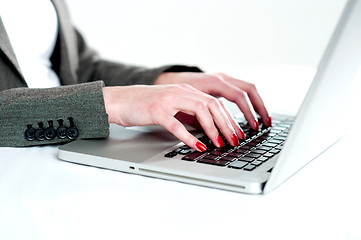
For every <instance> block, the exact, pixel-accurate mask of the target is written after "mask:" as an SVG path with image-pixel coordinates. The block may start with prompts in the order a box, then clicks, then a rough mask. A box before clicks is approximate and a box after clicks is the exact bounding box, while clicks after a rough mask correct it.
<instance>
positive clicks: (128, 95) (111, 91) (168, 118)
mask: <svg viewBox="0 0 361 240" xmlns="http://www.w3.org/2000/svg"><path fill="white" fill-rule="evenodd" d="M103 94H104V102H105V108H106V112H107V114H108V116H109V122H110V123H116V124H119V125H122V126H125V127H129V126H136V125H137V126H142V125H143V126H144V125H152V124H157V125H161V126H163V127H164V128H166V129H167V130H168V131H169V132H171V133H172V134H173V135H175V136H176V137H177V138H179V139H180V140H181V141H183V142H184V143H185V144H187V145H188V146H190V147H192V148H194V149H196V150H198V151H205V150H206V146H205V145H204V144H203V143H201V142H200V141H199V140H198V139H197V138H196V137H194V136H193V135H192V134H190V133H189V132H188V131H187V129H186V128H185V127H184V125H183V123H182V122H183V120H186V119H187V116H194V117H195V118H196V119H197V121H198V123H199V125H200V126H201V127H202V128H203V130H204V131H205V133H206V134H207V136H208V137H209V138H210V139H211V140H212V142H213V144H214V145H215V146H217V147H222V146H223V145H224V142H223V140H222V138H221V137H220V134H219V132H218V130H217V127H218V129H219V130H220V132H221V133H222V134H223V136H224V137H225V138H226V139H227V141H228V142H229V143H230V144H231V145H233V146H236V145H239V140H238V139H239V138H240V139H244V133H243V131H242V129H241V128H240V127H239V125H238V124H237V123H236V121H235V120H234V119H233V117H232V116H231V115H230V114H229V112H228V111H227V110H226V109H225V107H224V105H223V104H222V102H221V101H219V100H218V99H217V98H215V97H213V96H211V95H209V94H208V92H206V91H204V92H203V91H200V90H198V89H196V88H194V87H192V86H191V85H189V84H176V85H157V86H140V85H138V86H126V87H104V88H103Z"/></svg>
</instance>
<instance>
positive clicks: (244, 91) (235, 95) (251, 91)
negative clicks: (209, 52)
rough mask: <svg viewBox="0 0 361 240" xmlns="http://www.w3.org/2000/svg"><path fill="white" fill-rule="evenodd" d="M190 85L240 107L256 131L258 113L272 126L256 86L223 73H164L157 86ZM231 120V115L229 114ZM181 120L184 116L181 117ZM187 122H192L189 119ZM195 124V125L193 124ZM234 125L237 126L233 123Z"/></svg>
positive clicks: (263, 120) (267, 124)
mask: <svg viewBox="0 0 361 240" xmlns="http://www.w3.org/2000/svg"><path fill="white" fill-rule="evenodd" d="M181 83H182V84H189V85H191V86H193V87H194V88H196V89H197V90H200V91H202V92H204V93H207V94H209V95H212V96H214V97H224V98H226V99H227V100H229V101H231V102H234V103H236V104H237V105H238V107H239V108H240V110H241V111H242V112H243V114H244V116H245V118H246V120H247V121H248V124H249V125H250V126H251V127H252V128H253V129H255V130H258V129H259V122H258V119H257V115H256V112H257V113H258V114H259V115H260V116H261V119H262V122H263V124H265V125H266V126H271V125H272V117H271V115H270V114H269V113H268V111H267V109H266V107H265V105H264V103H263V100H262V98H261V96H260V95H259V93H258V91H257V88H256V86H255V85H254V84H252V83H249V82H246V81H243V80H239V79H235V78H232V77H230V76H228V75H226V74H223V73H217V74H206V73H193V72H179V73H178V72H168V73H162V74H161V75H159V77H158V78H157V79H156V81H155V84H181ZM227 114H228V115H229V117H230V118H232V116H230V113H229V112H227ZM180 117H181V118H182V117H183V118H184V116H180ZM187 121H190V120H189V119H187ZM193 124H194V123H193ZM232 124H236V123H235V121H232Z"/></svg>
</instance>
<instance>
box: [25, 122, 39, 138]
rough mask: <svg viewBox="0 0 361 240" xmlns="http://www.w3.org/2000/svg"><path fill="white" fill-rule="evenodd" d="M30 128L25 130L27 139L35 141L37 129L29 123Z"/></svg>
mask: <svg viewBox="0 0 361 240" xmlns="http://www.w3.org/2000/svg"><path fill="white" fill-rule="evenodd" d="M27 127H28V129H26V131H25V139H26V140H28V141H33V140H34V139H35V132H36V130H35V129H34V128H33V127H32V126H31V125H30V124H29V125H27Z"/></svg>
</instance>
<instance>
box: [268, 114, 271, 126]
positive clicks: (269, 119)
mask: <svg viewBox="0 0 361 240" xmlns="http://www.w3.org/2000/svg"><path fill="white" fill-rule="evenodd" d="M267 127H272V116H271V115H268V117H267Z"/></svg>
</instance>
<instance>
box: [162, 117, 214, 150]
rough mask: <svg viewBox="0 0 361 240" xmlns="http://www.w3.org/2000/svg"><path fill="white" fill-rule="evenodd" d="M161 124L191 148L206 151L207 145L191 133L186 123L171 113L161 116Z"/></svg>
mask: <svg viewBox="0 0 361 240" xmlns="http://www.w3.org/2000/svg"><path fill="white" fill-rule="evenodd" d="M159 124H160V125H161V126H163V127H164V128H165V129H167V130H168V131H169V132H170V133H172V134H173V135H174V136H176V137H177V138H178V139H179V140H181V141H182V142H183V143H185V144H186V145H188V146H190V147H191V148H193V149H195V150H197V151H199V152H204V151H206V150H207V147H206V145H205V144H204V143H202V142H201V141H199V140H198V139H197V138H196V137H194V136H193V135H192V134H190V133H189V132H188V131H187V129H186V128H185V127H184V125H183V124H182V123H180V122H179V121H178V120H177V119H175V118H174V117H172V116H170V115H164V116H163V117H162V118H161V120H160V123H159Z"/></svg>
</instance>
